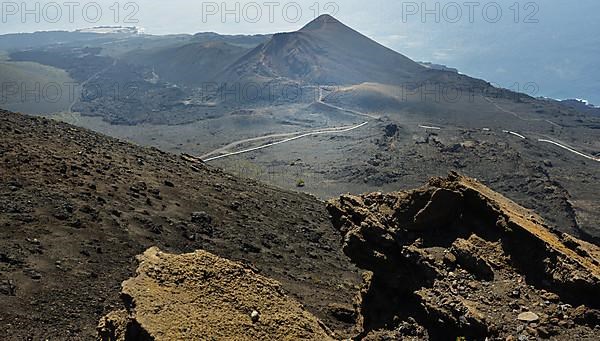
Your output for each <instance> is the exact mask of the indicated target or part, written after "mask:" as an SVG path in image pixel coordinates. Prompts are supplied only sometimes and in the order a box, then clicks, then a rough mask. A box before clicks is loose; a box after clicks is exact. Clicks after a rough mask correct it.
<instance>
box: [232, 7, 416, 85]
mask: <svg viewBox="0 0 600 341" xmlns="http://www.w3.org/2000/svg"><path fill="white" fill-rule="evenodd" d="M424 70H425V68H424V67H422V66H421V65H420V64H418V63H416V62H414V61H412V60H410V59H409V58H407V57H405V56H403V55H401V54H399V53H397V52H395V51H393V50H391V49H388V48H386V47H384V46H382V45H380V44H378V43H377V42H375V41H373V40H371V39H369V38H367V37H366V36H364V35H362V34H360V33H358V32H357V31H355V30H353V29H351V28H350V27H348V26H346V25H344V24H342V23H341V22H339V21H338V20H337V19H335V18H333V17H332V16H330V15H322V16H320V17H318V18H316V19H315V20H313V21H312V22H310V23H309V24H307V25H306V26H304V27H303V28H302V29H300V30H299V31H296V32H289V33H278V34H275V35H273V37H272V38H271V39H270V40H268V41H267V42H265V43H263V44H261V45H259V46H258V47H256V48H255V49H254V50H252V51H251V52H249V53H248V54H247V55H245V56H244V57H242V58H240V59H239V60H238V61H236V62H235V63H234V64H233V65H232V66H230V67H229V68H228V70H227V72H226V73H225V74H224V75H223V76H222V77H221V78H220V79H222V80H226V81H243V80H265V79H280V78H283V79H288V80H293V81H298V82H303V83H310V84H338V85H341V84H359V83H363V82H378V83H384V84H401V83H403V82H408V81H416V80H417V79H418V77H419V74H420V73H421V72H423V71H424Z"/></svg>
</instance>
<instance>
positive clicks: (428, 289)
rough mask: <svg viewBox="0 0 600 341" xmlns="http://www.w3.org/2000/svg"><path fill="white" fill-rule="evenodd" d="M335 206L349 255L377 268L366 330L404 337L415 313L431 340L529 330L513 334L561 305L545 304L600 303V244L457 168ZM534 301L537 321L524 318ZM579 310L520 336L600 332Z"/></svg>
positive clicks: (365, 305) (362, 328)
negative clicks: (559, 227) (564, 231)
mask: <svg viewBox="0 0 600 341" xmlns="http://www.w3.org/2000/svg"><path fill="white" fill-rule="evenodd" d="M327 208H328V210H329V212H330V214H331V216H332V222H333V224H334V226H335V227H336V228H337V229H338V230H339V231H341V232H342V233H343V234H344V235H345V237H344V246H343V248H344V252H345V253H346V254H347V255H348V256H349V257H350V258H351V259H352V260H353V261H354V262H355V263H356V264H357V265H358V266H359V267H361V268H363V269H365V270H368V271H370V272H371V275H370V276H369V280H368V281H367V282H366V283H365V284H364V286H363V289H362V290H361V294H360V297H359V299H358V300H357V306H358V308H359V309H358V310H359V312H358V316H357V319H356V321H357V324H356V325H357V330H358V332H359V335H362V336H367V335H368V336H374V335H377V336H381V337H382V338H385V337H392V338H394V337H396V338H401V337H403V336H402V335H401V334H398V333H397V330H398V328H399V327H401V326H402V325H403V323H405V322H407V321H408V319H409V318H414V319H415V321H416V324H417V325H421V326H424V327H425V328H426V329H427V335H428V337H430V338H432V339H447V338H448V336H450V337H451V338H456V337H466V338H467V339H485V338H492V339H496V338H497V339H505V338H507V337H509V336H514V337H520V336H523V335H525V334H523V333H522V334H521V335H512V332H513V331H514V330H517V328H519V326H522V322H520V321H519V319H520V320H524V319H527V321H536V322H539V323H547V321H548V320H549V318H551V317H552V316H555V315H556V311H555V309H556V305H554V304H541V305H540V304H539V302H545V301H550V300H552V301H553V302H569V303H570V304H572V305H579V304H583V303H585V304H586V305H588V306H591V307H592V308H598V307H599V306H600V267H599V265H598V264H599V263H598V259H597V257H598V255H600V249H599V248H598V247H595V246H593V245H590V244H587V243H584V242H582V241H579V240H577V239H575V238H573V237H569V236H566V235H560V234H558V233H556V232H554V231H551V230H549V229H548V228H547V227H546V226H545V225H544V223H543V221H542V219H541V218H540V217H538V216H537V215H535V214H534V213H532V212H530V211H528V210H526V209H524V208H522V207H520V206H518V205H516V204H515V203H513V202H512V201H510V200H508V199H506V198H505V197H503V196H501V195H500V194H497V193H495V192H493V191H491V190H490V189H489V188H487V187H485V186H483V185H481V184H479V183H478V182H476V181H475V180H472V179H468V178H465V177H461V176H459V175H457V174H452V175H451V176H449V177H448V178H446V179H442V178H435V179H432V180H431V181H430V182H429V184H428V185H427V186H425V187H423V188H420V189H417V190H413V191H408V192H399V193H389V194H381V193H373V194H366V195H363V196H351V195H345V196H342V197H341V198H340V199H337V200H331V201H330V202H329V203H328V206H327ZM525 280H526V281H527V282H526V283H527V284H525ZM513 293H517V295H514V294H513ZM517 300H518V302H519V303H517V302H516V301H517ZM534 304H535V305H536V315H535V318H534V316H533V315H532V314H522V315H521V316H520V317H519V319H517V316H516V315H515V312H523V310H521V309H522V305H528V306H533V305H534ZM566 309H567V310H570V309H571V308H566ZM515 310H516V311H515ZM579 310H580V311H579V313H578V315H577V316H578V318H577V319H574V320H573V321H572V320H567V321H562V320H558V326H556V327H549V325H547V324H545V325H544V326H545V327H546V328H547V330H545V331H539V332H538V331H537V330H536V329H535V328H532V330H528V331H525V330H523V329H522V328H521V331H520V332H528V333H530V335H538V334H539V335H541V334H544V333H545V335H552V336H556V337H558V338H565V339H569V338H573V337H575V336H574V335H577V337H576V338H581V337H591V336H592V335H595V330H593V327H592V326H591V325H590V324H589V321H592V320H595V318H594V316H595V315H594V314H590V313H587V310H584V309H579ZM564 314H565V316H566V315H568V314H569V312H565V313H564ZM567 322H568V323H567ZM560 323H562V325H561V324H560ZM573 323H575V324H573Z"/></svg>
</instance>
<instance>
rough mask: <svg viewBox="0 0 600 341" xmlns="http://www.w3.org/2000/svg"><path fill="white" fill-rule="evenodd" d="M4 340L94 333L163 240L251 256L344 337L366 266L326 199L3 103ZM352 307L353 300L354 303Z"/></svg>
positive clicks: (170, 246)
mask: <svg viewBox="0 0 600 341" xmlns="http://www.w3.org/2000/svg"><path fill="white" fill-rule="evenodd" d="M0 158H1V159H2V162H1V163H0V179H1V183H0V300H1V302H2V304H0V326H1V327H2V328H1V330H2V339H4V340H27V339H35V340H39V339H51V340H52V339H58V340H67V339H90V338H93V337H95V336H96V330H95V329H96V325H97V324H98V320H99V319H100V317H101V316H103V315H105V314H106V313H108V312H109V311H112V310H114V308H115V307H116V306H120V305H121V304H120V299H119V290H120V284H121V282H122V281H124V280H125V279H127V278H128V277H130V276H131V275H132V274H133V273H134V271H135V268H136V266H137V263H136V262H135V256H136V255H138V254H140V253H142V252H143V251H144V250H146V249H147V248H149V247H151V246H157V247H159V248H161V249H162V250H165V251H167V252H173V253H182V252H193V251H195V250H199V249H202V250H206V251H208V252H212V253H214V254H216V255H218V256H221V257H225V258H228V259H231V260H237V261H242V262H244V263H247V264H251V265H252V267H253V268H254V269H255V271H256V272H258V273H259V274H261V275H264V276H268V277H270V278H273V279H275V280H277V281H279V282H280V283H281V286H282V288H283V290H285V292H287V293H288V294H289V295H290V296H291V297H292V298H293V299H296V300H298V301H300V302H301V303H302V304H303V305H304V306H305V307H306V308H307V309H308V311H310V312H311V313H313V314H315V315H316V316H317V317H318V318H319V319H321V320H322V321H323V322H324V323H325V324H326V325H327V326H328V327H329V328H331V329H332V330H333V331H336V332H337V333H338V334H337V335H341V336H345V335H348V333H349V332H350V329H351V328H352V327H353V322H352V321H350V322H348V320H347V319H346V321H343V319H342V321H340V319H339V318H336V316H339V315H340V314H339V311H340V309H341V310H342V311H347V310H351V309H352V297H353V294H354V292H356V288H357V287H358V285H359V284H360V274H359V273H358V272H357V270H356V268H355V267H354V266H353V265H352V264H351V262H350V261H349V259H348V258H347V257H346V256H345V255H344V254H343V253H342V251H341V248H340V240H341V239H340V237H339V233H338V232H337V231H336V230H335V229H333V227H332V225H331V222H330V220H329V216H328V212H327V211H326V208H325V204H324V203H322V202H320V201H318V200H316V199H315V198H314V197H312V196H308V195H304V194H297V193H292V192H288V191H284V190H280V189H277V188H274V187H269V186H265V185H262V184H259V183H257V182H255V181H252V180H247V179H240V178H235V177H232V176H230V175H228V174H226V173H223V172H221V171H220V170H217V169H213V168H208V167H205V166H203V165H201V164H196V163H192V162H189V161H186V160H184V159H182V158H181V157H178V156H175V155H171V154H166V153H163V152H161V151H159V150H157V149H150V148H141V147H137V146H134V145H132V144H128V143H125V142H121V141H118V140H116V139H112V138H108V137H105V136H102V135H99V134H96V133H93V132H91V131H88V130H85V129H80V128H76V127H73V126H70V125H67V124H62V123H57V122H54V121H51V120H47V119H41V118H33V117H29V116H25V115H21V114H14V113H9V112H5V111H2V112H1V113H0ZM344 309H345V310H344Z"/></svg>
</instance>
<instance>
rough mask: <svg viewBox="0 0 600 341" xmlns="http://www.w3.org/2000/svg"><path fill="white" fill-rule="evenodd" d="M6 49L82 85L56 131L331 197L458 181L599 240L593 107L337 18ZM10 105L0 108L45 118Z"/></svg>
mask: <svg viewBox="0 0 600 341" xmlns="http://www.w3.org/2000/svg"><path fill="white" fill-rule="evenodd" d="M57 39H59V40H60V41H61V42H62V43H61V44H53V43H55V42H56V40H57ZM0 48H1V49H2V50H4V51H5V56H6V57H5V59H6V61H4V62H3V64H0V73H1V72H2V70H3V69H4V70H5V71H6V72H7V74H9V73H8V72H9V71H10V72H13V71H12V70H13V69H15V68H17V66H18V67H19V68H20V69H22V68H24V67H26V66H27V67H33V65H36V67H37V68H38V69H40V68H45V69H44V70H46V69H47V68H50V70H61V71H62V72H64V73H65V74H66V75H65V74H62V76H61V77H63V78H64V77H65V76H68V77H69V78H70V79H72V80H73V81H75V84H77V86H76V87H75V88H64V89H63V92H64V95H65V96H66V94H67V93H68V94H71V93H74V94H75V95H76V96H74V97H73V98H69V100H68V101H63V102H61V103H63V106H64V109H62V110H60V109H53V110H51V111H53V112H54V113H53V114H50V115H49V116H51V117H53V118H56V119H59V120H64V121H67V122H69V123H72V124H76V125H79V126H83V127H87V128H90V129H92V130H95V131H99V132H101V133H104V134H107V135H111V136H114V137H118V138H122V139H125V140H128V141H132V142H135V143H137V144H141V145H148V146H153V147H157V148H159V149H161V150H163V151H169V152H174V153H178V154H179V153H185V154H189V155H192V156H194V157H196V158H198V159H201V160H205V161H207V162H209V163H210V164H212V165H215V166H217V167H221V168H223V169H225V170H227V171H229V172H231V173H234V174H237V175H240V176H244V177H250V178H253V179H256V180H259V181H262V182H267V183H270V184H273V185H276V186H279V187H283V188H287V189H290V190H301V191H304V192H307V193H310V194H313V195H316V196H318V197H320V198H322V199H327V198H331V197H335V196H338V195H340V194H343V193H347V192H351V193H354V194H359V193H363V192H371V191H390V190H400V189H408V188H412V187H415V186H418V185H419V184H421V183H423V182H424V181H426V180H427V179H428V178H429V177H430V176H434V175H444V174H447V172H449V171H452V170H455V171H460V172H461V173H462V174H465V175H468V176H471V177H474V178H477V179H478V180H480V181H481V182H483V183H485V184H486V185H489V186H490V187H491V188H493V189H494V190H496V191H499V192H501V193H502V194H504V195H507V196H508V197H509V198H511V199H513V200H515V201H517V202H518V203H519V204H521V205H524V206H526V207H527V208H531V209H534V210H535V211H537V212H539V213H540V214H541V215H542V216H543V217H544V218H545V219H546V220H547V221H548V222H549V223H550V224H551V225H552V226H553V227H554V228H557V229H560V230H561V231H563V232H569V233H572V234H574V235H576V236H578V237H580V238H583V239H585V240H588V241H591V242H595V243H597V242H598V238H599V237H600V230H599V229H598V226H597V221H598V220H599V219H600V216H599V215H598V212H600V203H599V202H598V197H597V193H598V192H599V191H600V188H599V187H598V186H599V185H598V183H599V181H598V180H599V179H598V178H599V176H600V172H599V166H598V162H599V161H598V160H599V157H600V142H599V141H600V140H599V138H598V137H599V134H598V131H599V130H598V129H600V117H599V116H598V115H597V111H595V110H593V107H590V106H584V105H581V104H578V103H577V102H576V101H575V102H574V101H563V102H560V101H554V100H551V99H544V98H533V97H530V96H528V95H527V94H524V93H519V92H515V91H511V90H506V89H501V88H496V87H494V86H492V85H491V84H490V83H488V82H486V81H484V80H479V79H475V78H471V77H468V76H467V75H463V74H461V73H459V72H457V71H456V70H453V69H451V68H448V67H439V66H436V65H433V64H431V63H417V62H415V61H413V60H411V59H410V58H408V57H406V56H404V55H402V54H400V53H398V52H396V51H393V50H391V49H389V48H387V47H385V46H383V45H380V44H378V43H377V42H375V41H373V40H371V39H369V38H367V37H366V36H364V35H362V34H361V33H359V32H358V31H356V30H354V29H352V28H350V27H348V26H346V25H344V24H343V23H341V22H340V21H338V20H337V19H335V18H333V17H332V16H329V15H323V16H320V17H318V18H316V19H315V20H313V21H312V22H310V23H308V24H307V25H305V26H304V27H302V28H300V29H299V30H297V31H293V32H285V33H276V34H271V35H253V36H244V35H236V36H227V35H218V34H215V33H198V34H195V35H168V36H152V35H144V34H138V33H135V32H133V33H132V32H129V33H127V32H124V33H123V32H120V33H118V34H96V33H93V32H54V33H52V32H49V33H37V34H30V35H27V34H26V35H17V36H14V35H6V36H0ZM9 66H10V68H9ZM47 73H48V72H46V73H44V74H43V75H39V76H36V77H38V78H40V79H42V80H47V78H48V75H47ZM33 74H36V75H37V74H39V72H37V73H36V72H34V73H33ZM13 78H14V77H13ZM35 79H37V78H34V79H33V80H32V81H34V80H35ZM63 82H64V81H63ZM69 90H70V91H69ZM520 90H521V91H525V92H527V89H520ZM7 91H10V93H12V92H15V93H14V94H13V95H12V96H11V98H12V101H11V102H9V103H6V105H5V106H4V107H8V108H14V109H15V110H19V111H23V112H28V113H32V114H35V113H43V114H48V112H47V111H43V110H42V111H40V110H38V109H39V108H40V107H41V106H42V105H41V104H43V101H42V103H35V104H36V105H32V106H31V107H28V106H27V103H28V101H25V103H16V102H18V101H15V99H18V98H20V97H21V96H20V95H21V94H20V93H19V88H18V87H17V88H9V89H7ZM65 96H63V97H65ZM25 97H26V99H27V96H25ZM29 102H33V101H31V100H30V101H29ZM17 104H18V105H17ZM32 104H33V103H32ZM47 107H48V108H50V107H52V108H56V104H54V105H53V106H47ZM28 109H29V110H28Z"/></svg>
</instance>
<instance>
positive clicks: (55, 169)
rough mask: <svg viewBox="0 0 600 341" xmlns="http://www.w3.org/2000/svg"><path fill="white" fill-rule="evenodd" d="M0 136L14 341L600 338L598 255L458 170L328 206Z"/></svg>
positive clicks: (1, 280)
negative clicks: (419, 183) (234, 337)
mask: <svg viewBox="0 0 600 341" xmlns="http://www.w3.org/2000/svg"><path fill="white" fill-rule="evenodd" d="M0 130H1V132H2V135H1V138H0V142H1V144H0V157H1V159H2V166H1V168H0V172H1V173H0V174H1V179H2V183H1V187H0V200H1V205H0V210H1V211H0V214H1V215H0V227H1V230H0V297H1V298H2V303H3V304H2V306H1V307H0V326H1V327H2V331H3V338H5V339H7V340H27V339H30V340H35V339H60V340H62V339H76V340H77V339H92V338H99V339H102V340H171V339H179V338H181V339H194V338H200V339H202V338H207V337H209V336H210V337H211V338H217V339H227V336H231V335H237V336H239V337H240V338H250V339H253V338H258V339H273V340H279V339H286V338H287V339H314V340H322V339H326V338H329V337H331V338H333V339H347V338H352V339H364V340H395V339H412V340H424V339H430V340H446V339H448V338H450V339H457V338H461V339H464V338H466V339H469V340H479V339H486V338H487V339H489V340H514V339H519V340H530V339H537V338H542V339H557V340H575V339H577V340H580V339H581V340H595V339H597V338H598V336H599V335H600V311H599V310H598V308H600V301H599V299H598V298H599V297H600V265H599V264H600V249H599V248H598V247H597V246H595V245H593V244H590V243H587V242H585V241H581V240H579V239H577V238H574V237H572V236H570V235H568V234H566V233H562V232H559V231H557V230H556V229H552V228H551V227H550V225H549V224H548V223H546V222H544V220H543V219H542V218H541V217H540V216H538V215H536V214H535V213H533V212H532V211H529V210H527V209H525V208H523V207H520V206H518V205H517V204H515V203H513V202H512V201H510V200H508V199H506V198H505V197H503V196H502V195H500V194H498V193H495V192H493V191H492V190H490V189H489V188H487V187H485V186H484V185H482V184H480V183H478V182H477V181H476V180H473V179H469V178H465V177H462V176H460V175H458V174H456V173H452V174H451V175H450V176H449V177H447V178H433V179H431V180H430V181H429V183H428V184H427V185H425V186H423V187H421V188H419V189H417V190H412V191H406V192H394V193H388V194H382V193H372V194H366V195H362V196H352V195H344V196H341V197H339V198H338V199H332V200H330V201H329V202H327V203H325V202H322V201H319V200H318V199H316V198H315V197H313V196H310V195H307V194H302V193H295V192H291V191H286V190H282V189H278V188H275V187H271V186H268V185H263V184H261V183H259V182H256V181H254V180H250V179H245V178H239V177H235V176H232V175H230V174H227V173H225V172H223V171H221V170H218V169H215V168H212V167H211V166H207V165H204V164H202V163H198V162H195V161H193V159H191V158H189V157H187V156H185V155H182V156H176V155H172V154H168V153H165V152H162V151H159V150H157V149H154V148H144V147H138V146H135V145H133V144H129V143H126V142H123V141H119V140H116V139H113V138H109V137H105V136H102V135H99V134H97V133H93V132H91V131H88V130H85V129H82V128H76V127H74V126H71V125H68V124H64V123H58V122H55V121H51V120H47V119H43V118H34V117H29V116H25V115H21V114H14V113H10V112H4V111H3V112H2V113H1V116H0ZM388 135H389V134H388ZM431 139H432V140H433V137H431ZM388 142H389V141H388ZM558 223H559V222H558ZM156 247H158V248H160V250H163V251H160V250H159V249H158V248H156ZM142 253H143V255H141V256H138V255H140V254H142ZM182 253H186V254H182ZM136 256H138V257H136ZM138 262H139V264H138ZM202 293H206V294H202ZM207 307H210V309H207Z"/></svg>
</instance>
